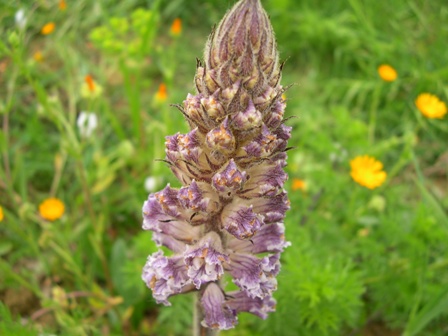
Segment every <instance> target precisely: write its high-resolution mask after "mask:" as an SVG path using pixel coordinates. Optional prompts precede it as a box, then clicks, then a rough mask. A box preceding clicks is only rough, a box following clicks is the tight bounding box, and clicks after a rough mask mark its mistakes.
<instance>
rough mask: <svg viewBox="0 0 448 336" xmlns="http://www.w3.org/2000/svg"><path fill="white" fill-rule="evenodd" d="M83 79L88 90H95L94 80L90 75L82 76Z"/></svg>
mask: <svg viewBox="0 0 448 336" xmlns="http://www.w3.org/2000/svg"><path fill="white" fill-rule="evenodd" d="M84 80H85V82H86V84H87V87H88V88H89V91H90V92H94V91H95V81H94V80H93V77H92V76H91V75H87V76H86V77H85V78H84Z"/></svg>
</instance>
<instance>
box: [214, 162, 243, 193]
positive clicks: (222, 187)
mask: <svg viewBox="0 0 448 336" xmlns="http://www.w3.org/2000/svg"><path fill="white" fill-rule="evenodd" d="M245 181H246V172H245V171H243V170H240V169H239V168H238V166H237V165H236V164H235V161H234V160H233V159H231V160H230V161H229V163H228V164H227V165H226V166H224V168H223V169H222V170H221V171H219V172H217V173H216V174H215V175H214V176H213V178H212V186H213V187H214V188H215V189H216V191H218V192H219V194H220V196H221V197H224V198H230V197H232V196H233V195H234V194H235V192H236V191H238V190H240V189H241V188H242V186H243V184H244V182H245Z"/></svg>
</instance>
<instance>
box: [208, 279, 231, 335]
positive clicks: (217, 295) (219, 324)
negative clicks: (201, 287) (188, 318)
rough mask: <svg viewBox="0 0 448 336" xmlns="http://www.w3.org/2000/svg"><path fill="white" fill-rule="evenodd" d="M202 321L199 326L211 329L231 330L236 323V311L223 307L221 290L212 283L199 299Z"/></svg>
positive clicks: (223, 299)
mask: <svg viewBox="0 0 448 336" xmlns="http://www.w3.org/2000/svg"><path fill="white" fill-rule="evenodd" d="M201 303H202V306H203V308H204V320H203V321H202V322H201V324H202V325H203V326H204V327H206V328H212V329H225V330H226V329H232V328H233V327H234V326H235V324H236V323H237V321H238V318H237V316H236V311H235V310H233V309H231V308H229V307H228V306H227V305H225V304H224V303H225V297H224V293H223V291H222V289H221V288H220V287H219V286H218V285H217V284H216V283H214V282H212V283H209V284H208V285H207V288H206V289H205V291H204V293H203V294H202V297H201Z"/></svg>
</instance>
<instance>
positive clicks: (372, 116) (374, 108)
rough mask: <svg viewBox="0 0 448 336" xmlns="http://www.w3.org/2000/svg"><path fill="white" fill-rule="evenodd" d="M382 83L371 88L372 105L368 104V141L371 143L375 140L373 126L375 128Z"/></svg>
mask: <svg viewBox="0 0 448 336" xmlns="http://www.w3.org/2000/svg"><path fill="white" fill-rule="evenodd" d="M382 87H383V86H382V85H376V86H375V89H374V90H373V96H372V105H370V113H369V143H370V145H373V143H374V142H375V128H376V115H377V112H378V105H379V103H380V98H381V91H382V90H381V89H382Z"/></svg>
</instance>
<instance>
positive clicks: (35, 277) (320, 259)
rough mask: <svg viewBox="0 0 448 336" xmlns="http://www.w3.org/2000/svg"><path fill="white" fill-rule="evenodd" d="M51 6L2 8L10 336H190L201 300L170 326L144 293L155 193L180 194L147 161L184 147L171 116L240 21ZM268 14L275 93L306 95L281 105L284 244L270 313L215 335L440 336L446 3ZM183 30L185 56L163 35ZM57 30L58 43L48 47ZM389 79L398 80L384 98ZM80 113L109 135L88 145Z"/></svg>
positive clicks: (188, 1) (290, 7)
mask: <svg viewBox="0 0 448 336" xmlns="http://www.w3.org/2000/svg"><path fill="white" fill-rule="evenodd" d="M57 2H58V1H22V2H17V1H13V0H7V1H2V2H0V23H1V24H0V125H1V127H0V155H1V159H0V206H1V207H2V209H3V215H4V218H3V220H2V221H1V225H0V237H1V238H0V256H1V257H2V259H1V260H0V274H1V277H0V299H1V301H2V302H3V303H2V304H0V334H1V335H36V334H37V332H41V333H42V334H43V335H45V332H47V334H58V335H189V334H190V333H191V316H192V307H193V295H183V296H178V297H173V298H171V299H170V301H171V302H172V306H170V307H164V306H161V305H157V304H156V303H155V301H154V300H153V298H152V297H151V292H150V290H149V289H148V288H146V286H145V285H144V283H143V282H142V281H141V270H142V267H143V265H144V262H145V260H146V258H147V256H148V255H149V254H151V253H153V252H155V251H156V250H157V247H156V246H155V244H154V243H153V242H152V241H151V234H150V233H148V232H143V231H142V230H141V206H142V203H143V201H144V200H145V198H146V197H147V194H148V192H147V191H145V188H144V181H145V178H146V177H147V176H152V177H155V178H156V181H157V184H158V185H157V189H160V188H162V187H163V186H164V185H165V184H166V183H168V182H169V183H171V185H173V186H178V185H179V182H178V181H177V180H175V178H174V177H173V176H172V174H171V172H170V170H169V168H168V167H166V166H165V165H164V163H163V162H158V161H156V159H163V157H164V141H165V138H164V137H165V136H166V135H171V134H174V133H176V132H185V131H186V129H187V125H186V123H185V121H184V120H183V118H182V116H181V114H180V113H179V112H178V111H176V109H171V108H170V107H169V106H168V104H169V103H181V102H182V101H183V100H184V99H185V97H186V95H187V93H188V92H193V91H194V85H193V82H192V79H193V76H194V71H195V62H196V61H195V58H196V57H199V58H200V57H201V55H202V52H203V47H204V43H205V40H206V38H207V36H208V34H209V33H210V29H211V26H212V25H213V24H215V23H217V21H219V20H220V18H221V17H222V15H223V13H224V12H225V10H226V9H227V7H228V5H229V3H228V2H227V1H214V0H205V1H199V0H170V1H167V0H160V1H137V0H130V1H121V2H120V1H119V2H117V1H111V0H99V1H86V0H80V1H67V9H66V10H65V11H61V10H59V9H58V6H57ZM263 5H264V6H265V8H266V10H267V11H268V12H269V14H270V17H271V19H272V22H273V26H274V29H275V31H276V36H277V40H278V46H279V48H280V51H281V56H282V58H283V59H288V62H286V64H285V67H284V69H285V71H284V76H283V83H284V84H285V85H286V84H290V83H294V84H296V85H294V86H292V87H291V88H290V89H289V90H288V91H287V92H286V96H287V100H288V107H287V117H290V116H295V117H296V118H291V119H288V121H287V124H288V125H291V126H293V132H292V134H293V137H292V139H291V142H290V145H291V146H293V147H294V149H293V150H291V151H289V152H288V155H289V159H288V167H287V170H288V173H289V176H290V180H289V182H288V183H287V185H286V188H287V189H288V191H289V196H290V199H291V210H290V211H289V212H288V214H287V218H286V223H285V224H286V238H287V240H289V241H290V242H291V243H292V245H291V247H289V248H288V249H287V250H286V252H285V253H284V255H283V260H282V271H281V273H280V275H279V278H278V281H279V284H278V291H277V292H276V293H275V298H276V300H277V307H276V309H277V311H276V312H275V313H272V314H270V315H269V317H268V318H267V320H265V321H261V320H260V319H258V318H257V317H255V316H252V315H250V314H242V315H241V316H240V317H239V319H240V320H239V325H238V326H237V328H236V329H234V330H229V331H224V332H222V335H238V336H240V335H285V336H288V335H291V336H296V335H299V336H320V335H322V336H324V335H331V336H332V335H354V336H358V335H369V334H372V332H373V331H372V330H373V328H374V329H375V330H380V331H379V332H380V333H382V334H384V335H387V334H389V333H391V332H392V331H391V330H394V332H396V333H404V335H407V336H410V335H423V336H442V335H445V334H446V333H447V332H448V324H447V320H448V310H447V292H446V291H447V287H446V284H447V283H448V271H447V265H448V257H447V256H448V246H447V244H446V241H447V238H448V215H447V209H448V193H447V190H448V184H447V180H448V170H447V167H448V165H447V162H448V161H447V157H448V156H447V155H448V154H447V148H446V143H447V142H446V139H447V138H448V124H447V116H445V118H444V119H427V118H425V117H424V116H423V115H422V114H421V113H420V112H419V110H418V109H417V108H416V107H415V99H416V97H417V96H418V95H419V94H420V93H423V92H429V93H432V94H435V95H437V96H438V97H439V98H440V99H441V100H442V101H444V102H445V104H446V103H447V102H448V87H447V84H446V83H447V82H448V70H447V67H446V59H447V54H446V41H447V39H448V24H447V22H448V6H447V4H446V1H442V0H435V1H421V0H412V1H405V0H399V1H391V2H385V1H375V0H366V1H360V0H350V1H324V0H319V1H312V2H310V1H295V0H263ZM20 8H23V9H24V14H25V18H26V24H25V25H24V27H23V28H21V27H20V26H19V25H17V24H16V23H15V19H14V16H15V14H16V12H17V11H18V10H19V9H20ZM176 17H181V18H182V23H183V31H182V36H181V37H180V38H179V37H174V36H172V35H171V34H170V33H169V29H170V25H171V23H172V21H173V19H174V18H176ZM47 22H54V23H55V25H56V29H55V31H54V32H53V33H52V34H50V35H45V36H44V35H42V34H40V30H41V28H42V26H43V25H44V24H45V23H47ZM37 52H39V53H40V55H41V59H39V57H37V56H38V55H37V54H36V53H37ZM380 64H390V65H392V66H393V67H394V68H395V69H396V70H397V72H398V78H397V79H396V80H395V81H394V82H385V81H383V80H381V79H380V77H379V76H378V73H377V68H378V66H379V65H380ZM88 74H89V75H91V77H92V78H93V79H94V82H95V85H97V87H101V88H102V92H100V93H98V91H97V92H93V93H92V92H91V91H89V89H88V87H87V83H86V81H85V77H86V75H88ZM161 83H164V84H166V88H167V95H168V97H167V99H166V101H164V99H160V98H158V96H157V95H156V94H157V91H158V87H159V85H160V84H161ZM86 93H87V94H86ZM81 111H88V112H94V113H95V114H96V116H97V118H98V127H97V128H96V129H95V130H94V131H93V133H92V134H93V135H92V136H91V137H84V136H82V135H81V132H80V129H79V127H78V125H77V119H78V116H79V114H80V112H81ZM358 155H370V156H373V157H375V158H377V159H378V160H379V161H381V162H382V163H383V164H384V170H385V171H386V172H387V174H388V176H387V180H386V182H385V183H384V184H383V185H382V186H380V187H379V188H377V189H375V190H370V189H367V188H364V187H361V186H360V185H358V184H356V183H355V182H354V181H353V180H352V179H351V177H350V160H352V159H353V158H354V157H356V156H358ZM296 179H301V180H303V181H304V183H305V187H304V188H303V189H299V188H298V187H296V186H295V184H294V182H295V180H296ZM49 197H58V198H59V199H61V200H62V201H63V202H64V204H65V213H64V215H63V216H62V217H61V218H60V219H58V220H56V221H53V222H50V221H48V220H45V219H44V218H42V217H41V216H40V214H39V204H40V203H41V202H42V201H43V200H44V199H47V198H49ZM17 291H19V292H21V293H23V295H21V296H20V297H19V299H17V296H15V295H13V293H16V292H17ZM25 294H26V295H25ZM26 297H28V298H31V299H30V301H29V302H28V301H26V300H25V298H26ZM16 299H17V300H16ZM31 303H32V304H31ZM33 314H34V315H33ZM19 316H21V317H22V318H24V319H25V320H26V321H27V322H28V323H27V324H26V325H22V323H20V318H19ZM31 316H33V318H31ZM371 328H372V329H371ZM44 331H45V332H44Z"/></svg>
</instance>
